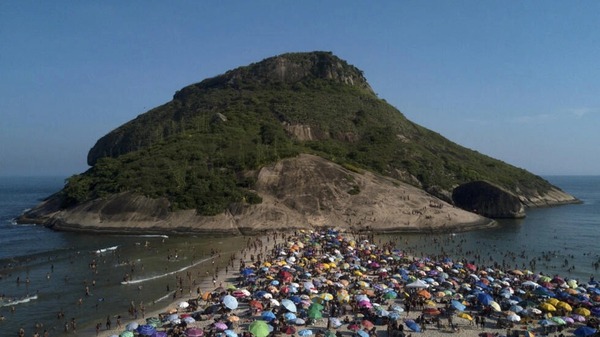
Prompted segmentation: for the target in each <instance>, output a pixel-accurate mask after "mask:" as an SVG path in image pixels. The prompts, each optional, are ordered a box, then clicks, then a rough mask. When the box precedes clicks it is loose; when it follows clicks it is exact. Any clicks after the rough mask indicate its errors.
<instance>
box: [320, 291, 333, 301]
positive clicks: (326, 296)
mask: <svg viewBox="0 0 600 337" xmlns="http://www.w3.org/2000/svg"><path fill="white" fill-rule="evenodd" d="M319 298H320V299H323V300H325V301H331V300H332V299H333V295H331V294H330V293H323V294H320V295H319Z"/></svg>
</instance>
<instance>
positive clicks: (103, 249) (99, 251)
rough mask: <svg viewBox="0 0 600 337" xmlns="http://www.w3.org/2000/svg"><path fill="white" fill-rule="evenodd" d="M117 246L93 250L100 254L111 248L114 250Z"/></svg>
mask: <svg viewBox="0 0 600 337" xmlns="http://www.w3.org/2000/svg"><path fill="white" fill-rule="evenodd" d="M118 247H119V246H112V247H108V248H102V249H98V250H97V251H95V253H96V254H102V253H106V252H108V251H112V250H116V249H117V248H118Z"/></svg>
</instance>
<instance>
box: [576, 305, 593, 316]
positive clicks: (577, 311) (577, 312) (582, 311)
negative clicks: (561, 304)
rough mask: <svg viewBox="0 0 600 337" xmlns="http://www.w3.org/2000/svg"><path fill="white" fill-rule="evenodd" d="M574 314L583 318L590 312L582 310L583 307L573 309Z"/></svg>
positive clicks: (585, 309)
mask: <svg viewBox="0 0 600 337" xmlns="http://www.w3.org/2000/svg"><path fill="white" fill-rule="evenodd" d="M574 312H575V313H576V314H578V315H581V316H585V317H588V316H589V315H591V314H592V312H591V311H590V310H589V309H587V308H584V307H579V308H577V309H575V311H574Z"/></svg>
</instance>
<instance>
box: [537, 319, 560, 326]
mask: <svg viewBox="0 0 600 337" xmlns="http://www.w3.org/2000/svg"><path fill="white" fill-rule="evenodd" d="M538 324H539V325H541V326H552V325H556V323H554V322H553V321H551V320H548V319H543V320H541V321H539V322H538Z"/></svg>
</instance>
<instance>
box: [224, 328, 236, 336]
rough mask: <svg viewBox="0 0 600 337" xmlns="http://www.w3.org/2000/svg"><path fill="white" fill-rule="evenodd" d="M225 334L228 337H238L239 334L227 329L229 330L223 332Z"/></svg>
mask: <svg viewBox="0 0 600 337" xmlns="http://www.w3.org/2000/svg"><path fill="white" fill-rule="evenodd" d="M223 333H224V334H225V336H226V337H238V334H237V333H236V332H235V331H233V330H229V329H227V330H225V331H223Z"/></svg>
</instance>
